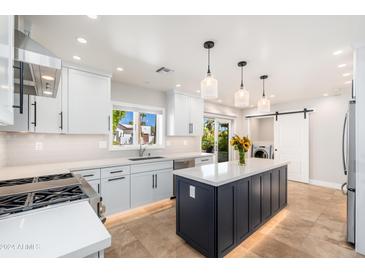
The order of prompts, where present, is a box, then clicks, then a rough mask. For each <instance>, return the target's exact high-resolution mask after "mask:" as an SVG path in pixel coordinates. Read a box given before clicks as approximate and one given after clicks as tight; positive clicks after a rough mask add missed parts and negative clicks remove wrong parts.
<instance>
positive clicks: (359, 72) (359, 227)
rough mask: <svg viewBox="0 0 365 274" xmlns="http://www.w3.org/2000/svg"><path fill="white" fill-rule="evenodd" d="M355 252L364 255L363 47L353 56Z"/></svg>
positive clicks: (364, 137)
mask: <svg viewBox="0 0 365 274" xmlns="http://www.w3.org/2000/svg"><path fill="white" fill-rule="evenodd" d="M354 77H355V78H354V79H355V92H356V171H357V176H356V240H355V241H356V251H357V252H360V253H361V254H364V255H365V143H364V140H365V122H364V118H365V47H363V48H361V49H359V50H357V51H356V54H355V72H354Z"/></svg>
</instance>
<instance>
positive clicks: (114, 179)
mask: <svg viewBox="0 0 365 274" xmlns="http://www.w3.org/2000/svg"><path fill="white" fill-rule="evenodd" d="M123 179H125V177H118V178H112V179H108V182H111V181H117V180H123Z"/></svg>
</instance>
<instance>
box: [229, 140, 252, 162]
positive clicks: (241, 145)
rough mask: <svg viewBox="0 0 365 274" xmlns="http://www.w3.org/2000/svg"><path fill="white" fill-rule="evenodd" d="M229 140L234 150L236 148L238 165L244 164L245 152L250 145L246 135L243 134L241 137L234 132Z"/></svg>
mask: <svg viewBox="0 0 365 274" xmlns="http://www.w3.org/2000/svg"><path fill="white" fill-rule="evenodd" d="M230 142H231V146H233V148H234V149H235V150H238V152H239V155H240V165H245V164H246V157H245V154H246V152H247V151H248V150H249V149H250V147H251V140H250V139H249V138H248V137H247V136H243V137H242V138H241V137H240V136H238V135H237V134H236V135H235V136H233V137H232V139H231V141H230Z"/></svg>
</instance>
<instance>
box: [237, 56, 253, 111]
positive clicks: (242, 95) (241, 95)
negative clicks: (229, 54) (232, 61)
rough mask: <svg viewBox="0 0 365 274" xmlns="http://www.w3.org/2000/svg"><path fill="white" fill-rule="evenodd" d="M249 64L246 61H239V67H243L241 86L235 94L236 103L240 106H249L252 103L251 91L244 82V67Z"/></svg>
mask: <svg viewBox="0 0 365 274" xmlns="http://www.w3.org/2000/svg"><path fill="white" fill-rule="evenodd" d="M246 65H247V62H246V61H241V62H239V63H238V67H240V68H241V86H240V89H239V90H238V91H236V92H235V94H234V105H235V107H238V108H244V107H247V106H248V105H249V104H250V93H249V92H248V91H247V90H246V88H245V87H244V84H243V67H244V66H246Z"/></svg>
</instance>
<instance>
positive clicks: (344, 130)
mask: <svg viewBox="0 0 365 274" xmlns="http://www.w3.org/2000/svg"><path fill="white" fill-rule="evenodd" d="M346 124H347V113H346V115H345V119H344V121H343V129H342V164H343V172H344V173H345V175H347V166H346V155H345V154H346V152H345V142H346Z"/></svg>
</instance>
